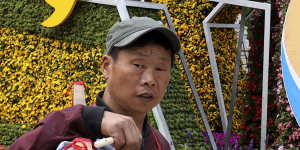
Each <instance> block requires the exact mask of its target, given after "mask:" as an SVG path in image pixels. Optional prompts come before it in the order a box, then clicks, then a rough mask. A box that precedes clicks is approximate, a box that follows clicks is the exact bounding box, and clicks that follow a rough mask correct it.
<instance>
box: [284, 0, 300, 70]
mask: <svg viewBox="0 0 300 150" xmlns="http://www.w3.org/2000/svg"><path fill="white" fill-rule="evenodd" d="M299 8H300V1H299V0H292V1H291V2H290V4H289V9H288V12H287V15H286V20H285V33H284V41H285V47H286V53H287V56H288V59H289V61H290V62H291V65H292V66H293V68H294V69H295V72H296V73H297V75H298V76H300V59H299V58H300V45H299V44H300V17H299V13H300V9H299Z"/></svg>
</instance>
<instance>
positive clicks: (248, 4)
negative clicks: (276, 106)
mask: <svg viewBox="0 0 300 150" xmlns="http://www.w3.org/2000/svg"><path fill="white" fill-rule="evenodd" d="M210 1H214V2H218V4H217V6H216V7H215V8H214V9H213V10H212V11H211V13H210V14H209V15H208V16H207V17H206V18H205V19H204V21H203V27H204V32H205V38H206V43H207V48H208V51H209V59H210V63H211V66H212V72H213V78H214V84H215V88H216V93H217V100H218V104H219V109H220V116H221V121H222V126H223V131H224V133H226V135H227V136H226V147H225V148H226V149H229V139H230V136H231V126H232V115H233V108H234V105H235V98H236V92H237V89H236V87H237V79H238V71H239V63H240V55H241V54H240V53H241V45H242V38H243V34H244V26H245V20H246V19H247V18H246V16H245V9H244V8H254V9H262V10H264V11H265V32H264V59H263V89H262V114H261V140H260V149H261V150H265V149H266V143H265V140H266V131H267V129H266V125H267V109H268V108H267V105H268V72H269V42H270V22H271V5H270V4H268V3H260V2H253V1H249V0H210ZM225 4H230V5H236V6H241V7H243V14H242V18H241V23H240V25H237V24H213V23H210V22H211V21H212V20H213V18H214V17H215V16H216V15H217V14H218V12H219V11H220V10H221V9H222V8H223V7H224V5H225ZM212 27H215V28H216V27H217V28H240V30H239V31H240V32H239V40H238V51H237V56H236V57H237V58H236V65H235V73H234V79H233V80H234V81H233V88H232V99H231V104H230V114H229V117H228V118H227V115H226V110H225V106H224V99H223V94H222V89H221V83H220V77H219V73H218V67H217V63H216V57H215V52H214V47H213V42H212V37H211V32H210V28H212ZM227 119H228V120H227Z"/></svg>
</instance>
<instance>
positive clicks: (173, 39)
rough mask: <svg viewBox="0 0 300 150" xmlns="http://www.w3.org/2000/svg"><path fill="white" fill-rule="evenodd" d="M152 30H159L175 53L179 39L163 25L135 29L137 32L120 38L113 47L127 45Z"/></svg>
mask: <svg viewBox="0 0 300 150" xmlns="http://www.w3.org/2000/svg"><path fill="white" fill-rule="evenodd" d="M152 31H159V33H161V34H162V35H163V36H164V37H166V38H167V39H168V40H169V42H170V44H171V46H172V51H174V52H175V53H177V52H178V51H179V49H180V40H179V39H178V37H177V35H176V34H175V33H174V32H172V31H171V30H169V29H167V28H165V27H157V28H150V29H145V30H141V31H137V32H135V33H133V34H131V35H129V36H127V37H126V38H124V39H122V40H121V41H120V42H118V43H116V44H115V45H114V46H115V47H124V46H127V45H129V44H130V43H132V42H134V41H135V40H137V39H138V38H139V37H141V36H143V35H145V34H147V33H150V32H152Z"/></svg>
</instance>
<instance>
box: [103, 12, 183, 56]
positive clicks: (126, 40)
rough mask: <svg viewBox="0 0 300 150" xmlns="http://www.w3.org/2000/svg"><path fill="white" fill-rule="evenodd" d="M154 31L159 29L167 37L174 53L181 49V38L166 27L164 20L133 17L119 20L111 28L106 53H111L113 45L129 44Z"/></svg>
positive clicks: (122, 45)
mask: <svg viewBox="0 0 300 150" xmlns="http://www.w3.org/2000/svg"><path fill="white" fill-rule="evenodd" d="M152 31H158V33H161V35H162V36H164V37H166V39H168V40H169V43H170V44H171V49H172V51H173V52H174V53H177V52H178V51H179V49H180V41H179V38H178V37H177V35H176V33H174V32H173V31H171V30H170V29H169V28H166V27H165V26H164V25H163V23H162V22H160V21H156V20H153V19H151V18H149V17H132V18H131V19H128V20H124V21H121V22H117V23H116V24H114V25H113V26H112V27H111V28H110V30H109V33H108V35H107V38H106V54H109V53H110V52H111V50H112V48H113V47H124V46H127V45H128V44H130V43H132V42H134V41H135V40H137V39H138V38H139V37H141V36H143V35H145V34H146V33H150V32H152Z"/></svg>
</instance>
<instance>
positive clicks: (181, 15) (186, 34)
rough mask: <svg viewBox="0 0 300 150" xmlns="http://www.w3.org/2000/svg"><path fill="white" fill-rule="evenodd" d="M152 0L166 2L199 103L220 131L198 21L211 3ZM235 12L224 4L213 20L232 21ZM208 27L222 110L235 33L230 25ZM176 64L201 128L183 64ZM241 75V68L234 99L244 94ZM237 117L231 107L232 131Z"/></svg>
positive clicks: (227, 99) (228, 88) (237, 111)
mask: <svg viewBox="0 0 300 150" xmlns="http://www.w3.org/2000/svg"><path fill="white" fill-rule="evenodd" d="M153 1H154V2H159V3H163V4H166V5H167V7H168V9H169V12H170V15H171V19H172V21H173V23H174V27H175V30H176V32H177V34H178V35H179V37H180V40H181V47H182V50H183V53H184V54H185V57H186V60H187V64H188V66H189V67H190V71H191V75H192V78H193V80H194V82H195V85H196V88H197V91H198V93H199V96H200V100H201V101H202V105H203V107H204V110H205V111H206V114H207V118H208V122H209V124H210V126H211V129H212V130H213V131H221V130H222V125H221V121H220V115H219V108H218V104H217V103H218V102H217V100H216V92H215V88H214V83H213V76H212V72H211V66H210V62H209V54H208V50H207V47H206V41H205V36H204V31H203V26H202V21H203V20H204V19H205V17H206V16H207V15H208V14H209V13H210V11H211V10H212V9H213V7H214V4H213V3H211V2H208V1H207V0H201V1H197V0H185V1H181V0H174V1H169V0H153ZM238 13H240V9H239V8H238V7H233V6H228V7H226V8H224V9H223V10H222V12H220V13H219V14H221V15H218V16H217V17H216V19H215V20H214V21H215V22H218V23H232V22H234V21H235V19H236V16H237V14H238ZM161 16H162V20H165V19H166V17H165V16H164V14H163V12H161ZM166 25H167V24H166ZM212 31H213V32H212V38H213V41H214V47H215V51H216V59H217V63H218V68H219V74H220V80H221V84H222V90H223V94H224V101H225V105H226V110H229V105H230V100H231V87H232V80H233V74H234V64H235V55H236V46H237V43H236V42H237V41H236V33H235V31H234V30H231V29H213V30H212ZM178 59H179V58H178ZM179 66H180V70H181V71H182V72H181V76H182V78H183V79H185V80H186V89H187V91H188V95H189V99H190V101H191V102H192V105H193V108H194V113H195V114H197V116H198V121H199V122H200V124H201V128H202V129H203V130H204V125H203V123H202V121H201V120H202V119H201V117H200V113H199V111H198V107H197V105H196V102H195V100H194V97H193V94H192V90H191V88H190V86H189V84H188V81H187V77H186V75H185V72H184V69H183V66H182V64H181V63H180V65H179ZM244 75H245V73H244V72H243V70H242V69H241V71H240V79H239V81H238V91H239V92H238V97H237V99H238V101H241V100H242V99H243V96H244V94H243V88H244V86H243V85H244ZM239 118H240V109H239V107H235V109H234V120H233V130H234V131H236V132H237V131H238V129H239V126H240V121H239V120H240V119H239Z"/></svg>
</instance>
